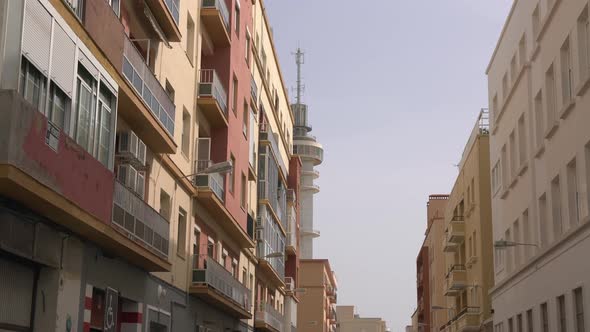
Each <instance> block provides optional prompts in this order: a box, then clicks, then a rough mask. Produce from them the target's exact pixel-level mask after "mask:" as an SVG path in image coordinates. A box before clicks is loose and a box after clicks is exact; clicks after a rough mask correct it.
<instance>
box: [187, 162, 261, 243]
mask: <svg viewBox="0 0 590 332" xmlns="http://www.w3.org/2000/svg"><path fill="white" fill-rule="evenodd" d="M210 164H211V161H210V160H198V161H196V162H195V164H194V168H193V169H194V171H193V173H198V172H199V171H200V170H203V169H205V168H207V167H208V165H210ZM194 186H195V187H196V188H197V201H198V202H199V203H200V204H202V205H203V206H204V207H205V208H206V209H207V210H208V211H209V213H210V214H211V216H212V217H213V218H215V220H216V222H217V223H218V224H219V225H220V226H221V227H223V229H224V230H225V231H226V232H227V233H228V235H229V236H231V237H232V238H234V239H236V240H237V241H238V243H239V244H240V245H241V246H242V248H254V242H253V240H252V239H251V237H250V236H248V233H247V230H245V229H244V228H243V227H242V226H241V225H240V224H239V223H238V222H237V221H236V220H235V219H234V217H233V216H232V215H231V214H230V213H229V211H228V210H227V208H226V207H225V189H224V188H225V176H223V175H220V174H202V175H196V176H195V179H194Z"/></svg>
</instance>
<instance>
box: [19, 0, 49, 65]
mask: <svg viewBox="0 0 590 332" xmlns="http://www.w3.org/2000/svg"><path fill="white" fill-rule="evenodd" d="M50 43H51V15H49V12H47V10H46V9H45V8H44V7H43V5H42V4H41V3H40V2H39V1H37V0H31V1H27V9H26V18H25V26H24V32H23V52H24V53H25V54H26V55H27V57H28V58H29V59H30V60H31V61H32V62H33V63H34V64H35V65H36V66H38V67H39V69H40V70H41V71H43V72H44V73H45V74H47V71H48V70H49V47H50Z"/></svg>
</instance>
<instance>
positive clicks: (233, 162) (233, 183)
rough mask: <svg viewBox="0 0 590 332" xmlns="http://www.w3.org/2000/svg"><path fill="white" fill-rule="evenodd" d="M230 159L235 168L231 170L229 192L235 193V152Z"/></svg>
mask: <svg viewBox="0 0 590 332" xmlns="http://www.w3.org/2000/svg"><path fill="white" fill-rule="evenodd" d="M230 160H231V164H232V165H233V168H232V170H231V172H229V192H230V193H232V194H233V193H234V187H235V184H236V158H234V155H233V154H232V155H231V157H230Z"/></svg>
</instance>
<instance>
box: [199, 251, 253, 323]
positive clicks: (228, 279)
mask: <svg viewBox="0 0 590 332" xmlns="http://www.w3.org/2000/svg"><path fill="white" fill-rule="evenodd" d="M192 261H193V273H192V280H191V281H192V283H191V285H190V289H189V291H190V293H191V294H193V295H195V296H198V297H200V298H202V299H203V300H204V301H206V302H208V303H211V304H212V305H214V306H217V307H220V308H222V309H223V310H224V311H225V312H227V313H229V314H230V315H232V316H234V317H236V318H240V319H250V318H252V314H251V313H250V290H249V289H248V288H246V286H244V285H242V283H240V282H239V281H238V280H237V279H236V278H234V276H232V274H231V273H230V272H229V271H228V270H227V269H226V268H225V267H223V266H222V265H221V264H219V263H218V262H216V261H215V260H214V259H213V258H211V257H201V256H198V255H195V256H193V257H192Z"/></svg>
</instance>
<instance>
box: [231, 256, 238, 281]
mask: <svg viewBox="0 0 590 332" xmlns="http://www.w3.org/2000/svg"><path fill="white" fill-rule="evenodd" d="M231 275H232V276H233V277H234V278H236V279H238V276H239V275H238V261H237V260H235V259H232V261H231Z"/></svg>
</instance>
